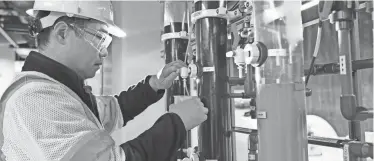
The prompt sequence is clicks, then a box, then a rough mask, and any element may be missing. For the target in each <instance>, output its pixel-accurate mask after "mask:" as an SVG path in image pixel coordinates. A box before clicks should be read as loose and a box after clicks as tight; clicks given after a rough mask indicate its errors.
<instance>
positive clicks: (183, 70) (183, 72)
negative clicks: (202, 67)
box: [180, 67, 189, 79]
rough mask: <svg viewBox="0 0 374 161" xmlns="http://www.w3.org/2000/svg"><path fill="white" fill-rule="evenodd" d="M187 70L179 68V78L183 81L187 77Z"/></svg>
mask: <svg viewBox="0 0 374 161" xmlns="http://www.w3.org/2000/svg"><path fill="white" fill-rule="evenodd" d="M188 73H189V72H188V68H187V67H182V68H181V73H180V76H181V77H182V78H183V79H186V78H187V77H188V75H189V74H188Z"/></svg>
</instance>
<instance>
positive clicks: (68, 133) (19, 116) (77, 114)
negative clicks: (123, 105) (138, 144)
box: [0, 71, 125, 161]
mask: <svg viewBox="0 0 374 161" xmlns="http://www.w3.org/2000/svg"><path fill="white" fill-rule="evenodd" d="M96 99H97V107H98V110H99V117H100V121H99V120H98V119H97V118H96V116H95V115H94V114H93V113H92V112H91V110H90V109H89V108H88V107H87V105H86V104H85V103H84V102H83V101H82V100H81V99H80V98H79V96H78V95H77V94H75V93H74V92H73V91H72V90H71V89H70V88H68V87H67V86H65V85H64V84H61V83H60V82H58V81H56V80H54V79H52V78H51V77H49V76H47V75H45V74H42V73H39V72H33V71H30V72H21V73H19V74H17V76H16V78H15V80H14V82H13V83H12V84H11V85H10V86H9V87H8V89H7V90H6V91H5V93H4V94H3V96H2V97H1V100H0V107H1V108H0V129H1V130H2V131H1V132H0V147H1V151H0V154H4V155H1V156H2V159H3V160H4V156H5V157H6V160H7V161H13V160H14V161H22V160H35V161H51V160H62V161H91V160H92V161H93V160H95V161H96V160H97V161H124V160H125V154H124V151H123V150H122V149H121V148H120V147H119V146H117V145H115V142H114V140H113V139H112V137H111V136H110V135H111V134H112V132H113V131H115V130H117V129H119V128H121V127H122V126H123V118H122V113H121V109H120V108H119V104H118V102H117V100H116V98H114V97H113V96H98V97H96Z"/></svg>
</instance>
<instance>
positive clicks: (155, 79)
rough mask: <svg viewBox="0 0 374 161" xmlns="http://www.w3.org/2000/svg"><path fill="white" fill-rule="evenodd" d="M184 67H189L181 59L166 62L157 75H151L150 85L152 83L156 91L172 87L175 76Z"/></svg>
mask: <svg viewBox="0 0 374 161" xmlns="http://www.w3.org/2000/svg"><path fill="white" fill-rule="evenodd" d="M182 67H187V65H186V64H185V63H184V62H183V61H181V60H177V61H173V62H171V63H169V64H166V65H165V66H164V67H163V68H162V69H161V70H160V72H158V74H157V76H156V75H155V76H152V77H151V79H150V80H149V85H151V87H152V88H153V89H154V90H155V91H157V90H160V89H168V88H170V87H171V85H172V84H173V81H174V80H175V78H177V77H178V76H179V73H180V68H182Z"/></svg>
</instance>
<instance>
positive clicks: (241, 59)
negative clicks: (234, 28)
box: [234, 47, 248, 65]
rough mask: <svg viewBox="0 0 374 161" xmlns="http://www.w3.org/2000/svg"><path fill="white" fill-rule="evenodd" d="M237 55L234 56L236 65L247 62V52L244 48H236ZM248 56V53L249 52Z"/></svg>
mask: <svg viewBox="0 0 374 161" xmlns="http://www.w3.org/2000/svg"><path fill="white" fill-rule="evenodd" d="M235 53H236V54H235V56H234V62H235V64H236V65H243V64H245V58H246V53H247V52H245V51H244V50H243V49H242V48H240V47H238V48H237V49H236V50H235ZM247 56H248V54H247Z"/></svg>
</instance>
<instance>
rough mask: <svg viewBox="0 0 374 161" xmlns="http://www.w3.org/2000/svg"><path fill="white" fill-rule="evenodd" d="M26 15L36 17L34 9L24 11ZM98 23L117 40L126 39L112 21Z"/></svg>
mask: <svg viewBox="0 0 374 161" xmlns="http://www.w3.org/2000/svg"><path fill="white" fill-rule="evenodd" d="M26 13H27V14H28V15H29V16H31V17H35V16H36V12H35V10H34V9H28V10H27V11H26ZM98 21H101V22H103V23H105V24H107V25H108V32H109V33H110V34H112V35H114V36H116V37H119V38H123V37H126V32H125V31H123V30H122V29H121V28H119V27H118V26H117V25H115V24H114V23H113V21H110V20H105V19H104V20H103V19H101V20H98Z"/></svg>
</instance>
